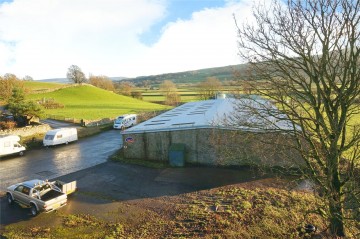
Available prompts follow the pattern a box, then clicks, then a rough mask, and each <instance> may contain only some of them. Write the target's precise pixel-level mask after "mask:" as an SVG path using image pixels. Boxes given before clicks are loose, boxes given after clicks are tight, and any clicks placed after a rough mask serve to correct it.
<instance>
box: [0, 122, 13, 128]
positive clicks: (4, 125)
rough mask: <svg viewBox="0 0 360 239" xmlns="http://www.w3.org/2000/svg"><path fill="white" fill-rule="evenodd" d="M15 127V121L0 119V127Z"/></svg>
mask: <svg viewBox="0 0 360 239" xmlns="http://www.w3.org/2000/svg"><path fill="white" fill-rule="evenodd" d="M15 127H16V122H15V121H0V129H2V130H4V129H14V128H15Z"/></svg>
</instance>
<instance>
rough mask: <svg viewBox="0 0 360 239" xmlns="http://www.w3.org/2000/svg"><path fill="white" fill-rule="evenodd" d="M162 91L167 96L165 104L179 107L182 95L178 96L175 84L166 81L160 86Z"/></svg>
mask: <svg viewBox="0 0 360 239" xmlns="http://www.w3.org/2000/svg"><path fill="white" fill-rule="evenodd" d="M160 90H161V91H162V92H163V94H164V96H165V104H167V105H177V104H178V103H179V101H180V95H179V94H177V92H176V91H177V88H176V85H175V83H174V82H172V81H171V80H164V82H163V83H162V84H161V85H160Z"/></svg>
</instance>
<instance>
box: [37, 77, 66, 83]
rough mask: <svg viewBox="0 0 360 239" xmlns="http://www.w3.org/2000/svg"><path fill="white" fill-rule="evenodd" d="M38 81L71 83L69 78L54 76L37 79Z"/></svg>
mask: <svg viewBox="0 0 360 239" xmlns="http://www.w3.org/2000/svg"><path fill="white" fill-rule="evenodd" d="M37 81H38V82H48V83H60V84H70V83H71V82H70V81H69V79H68V78H52V79H43V80H37Z"/></svg>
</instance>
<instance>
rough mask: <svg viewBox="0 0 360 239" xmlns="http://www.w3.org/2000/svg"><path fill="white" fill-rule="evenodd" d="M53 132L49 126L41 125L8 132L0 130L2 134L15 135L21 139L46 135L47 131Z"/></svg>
mask: <svg viewBox="0 0 360 239" xmlns="http://www.w3.org/2000/svg"><path fill="white" fill-rule="evenodd" d="M49 130H51V127H50V126H49V125H48V124H41V125H32V126H26V127H23V128H18V129H12V130H10V129H7V130H0V134H2V135H3V134H14V135H19V136H20V137H28V136H32V135H34V134H45V133H46V132H47V131H49Z"/></svg>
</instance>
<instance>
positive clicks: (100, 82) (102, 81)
mask: <svg viewBox="0 0 360 239" xmlns="http://www.w3.org/2000/svg"><path fill="white" fill-rule="evenodd" d="M89 83H90V84H91V85H93V86H96V87H99V88H101V89H104V90H109V91H114V90H115V87H114V84H113V82H112V80H110V79H109V77H107V76H94V75H90V76H89Z"/></svg>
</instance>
